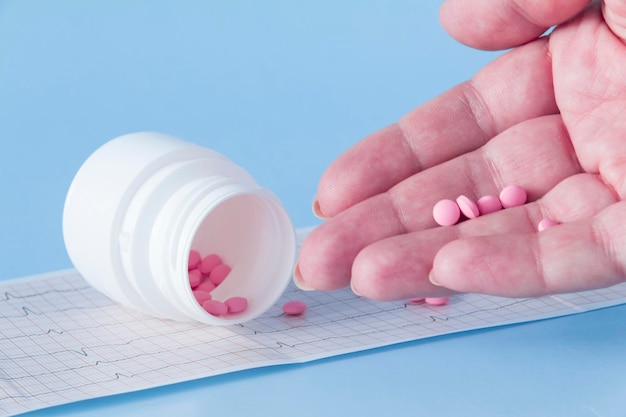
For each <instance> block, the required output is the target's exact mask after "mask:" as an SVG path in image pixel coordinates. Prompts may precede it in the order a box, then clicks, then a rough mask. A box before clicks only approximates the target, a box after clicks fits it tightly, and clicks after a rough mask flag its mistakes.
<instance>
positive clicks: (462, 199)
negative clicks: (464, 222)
mask: <svg viewBox="0 0 626 417" xmlns="http://www.w3.org/2000/svg"><path fill="white" fill-rule="evenodd" d="M456 204H457V205H458V206H459V209H460V210H461V213H463V214H464V215H465V217H467V218H468V219H473V218H476V217H478V216H479V215H480V213H479V211H478V206H477V205H476V203H474V202H473V201H472V200H471V199H470V198H469V197H467V196H465V195H460V196H458V197H457V199H456Z"/></svg>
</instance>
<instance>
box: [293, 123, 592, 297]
mask: <svg viewBox="0 0 626 417" xmlns="http://www.w3.org/2000/svg"><path fill="white" fill-rule="evenodd" d="M579 171H580V168H579V166H578V164H577V162H576V159H575V158H574V157H573V156H572V149H571V146H570V144H569V140H568V136H567V132H566V130H565V129H564V127H563V125H562V124H561V121H560V117H559V116H558V115H552V116H545V117H541V118H537V119H532V120H529V121H526V122H524V123H520V124H518V125H516V126H514V127H512V128H511V129H508V130H506V131H505V132H503V133H502V134H500V135H499V136H498V137H496V138H494V139H493V140H492V141H490V142H489V143H487V144H486V145H485V146H484V147H483V148H481V149H480V150H477V151H474V152H471V153H468V154H466V155H463V156H461V157H458V158H455V159H453V160H450V161H448V162H446V163H444V164H441V165H438V166H436V167H433V168H430V169H428V170H426V171H424V172H420V173H419V174H416V175H414V176H412V177H411V178H409V179H407V180H405V181H403V182H401V183H400V184H398V185H397V186H396V187H394V188H392V189H391V190H389V191H388V192H386V193H383V194H379V195H377V196H375V197H372V198H370V199H368V200H366V201H363V202H361V203H359V204H357V205H355V206H353V207H351V208H350V209H349V210H346V211H344V212H342V213H340V214H339V215H337V216H336V217H335V218H333V219H331V220H329V221H327V222H326V223H325V224H323V225H321V226H320V227H319V228H317V229H316V230H315V231H313V232H312V233H311V234H310V235H309V237H308V238H307V239H306V240H305V241H304V243H303V245H302V249H301V252H300V260H299V274H300V283H301V284H304V286H307V287H310V288H316V289H323V290H329V289H335V288H341V287H344V286H346V285H348V283H349V281H350V275H351V269H352V263H353V261H354V258H355V257H356V255H357V254H358V253H359V252H360V251H361V250H362V249H363V248H365V247H366V246H368V245H370V244H372V243H374V242H376V241H378V240H382V239H385V238H387V237H391V236H394V235H399V234H403V233H407V232H412V231H418V230H424V229H427V228H431V227H434V226H435V222H434V220H433V218H432V208H433V206H434V204H435V203H436V202H437V201H438V200H440V199H442V198H456V197H457V196H458V195H460V194H465V195H467V196H469V197H470V198H472V199H475V200H476V199H478V198H479V197H480V196H482V195H486V194H496V195H497V194H498V193H499V190H501V189H502V188H504V186H506V185H509V184H519V185H521V186H523V187H525V188H526V189H527V191H528V194H529V197H530V200H534V199H536V198H539V197H540V196H542V195H543V194H544V193H545V192H547V191H548V190H549V189H550V188H552V187H553V186H554V185H556V184H557V183H559V182H560V181H561V180H563V179H564V178H566V177H568V176H571V175H574V174H576V173H577V172H579Z"/></svg>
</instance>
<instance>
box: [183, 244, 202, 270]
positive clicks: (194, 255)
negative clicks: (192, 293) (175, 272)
mask: <svg viewBox="0 0 626 417" xmlns="http://www.w3.org/2000/svg"><path fill="white" fill-rule="evenodd" d="M200 262H202V257H201V256H200V252H198V251H197V250H193V249H192V250H191V251H190V252H189V261H188V262H187V269H188V270H189V271H191V270H192V269H196V268H197V267H198V266H200Z"/></svg>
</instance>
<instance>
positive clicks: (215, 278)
mask: <svg viewBox="0 0 626 417" xmlns="http://www.w3.org/2000/svg"><path fill="white" fill-rule="evenodd" d="M230 270H231V269H230V266H228V265H226V264H220V265H218V266H216V267H215V268H213V270H212V271H211V275H209V279H210V280H211V282H212V283H213V284H215V286H218V285H220V284H221V283H222V282H223V281H224V280H225V279H226V277H227V276H228V274H230Z"/></svg>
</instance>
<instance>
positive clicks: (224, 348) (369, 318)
mask: <svg viewBox="0 0 626 417" xmlns="http://www.w3.org/2000/svg"><path fill="white" fill-rule="evenodd" d="M294 299H299V300H303V301H305V302H306V303H307V304H308V306H309V308H308V310H307V312H306V313H305V314H304V315H302V316H294V317H291V316H285V315H284V314H283V313H282V310H281V305H282V303H284V302H285V301H288V300H294ZM624 301H626V285H621V286H616V287H612V288H609V289H603V290H597V291H588V292H585V293H577V294H568V295H564V296H558V297H543V298H534V299H507V298H499V297H490V296H483V295H475V294H464V295H458V296H454V297H452V299H451V301H450V303H449V304H448V305H445V306H439V307H434V306H429V305H427V304H424V303H414V304H413V303H404V302H386V303H382V302H374V301H370V300H366V299H363V298H359V297H357V296H355V295H354V294H352V293H351V292H350V291H349V290H341V291H335V292H327V293H321V292H302V291H300V290H298V289H297V288H295V287H289V288H288V290H287V291H286V292H285V294H284V295H283V297H282V298H281V300H279V302H278V303H277V304H276V305H275V306H274V307H272V308H271V309H270V310H269V311H268V312H267V313H266V314H264V315H263V316H261V317H260V318H258V319H256V320H254V321H251V322H248V323H245V324H241V325H233V326H229V327H212V326H206V325H201V324H195V323H179V322H173V321H169V320H160V319H155V318H152V317H148V316H145V315H142V314H140V313H137V312H135V311H132V310H129V309H126V308H124V307H122V306H119V305H117V304H115V303H113V302H112V301H110V300H109V299H108V298H107V297H105V296H103V295H102V294H100V293H99V292H97V291H96V290H94V289H93V288H92V287H90V286H89V285H88V284H87V283H86V282H85V281H84V280H83V279H82V277H81V276H80V275H78V274H77V273H76V272H75V271H64V272H59V273H56V274H49V275H48V276H46V277H44V278H42V279H30V280H24V281H23V282H22V281H13V282H12V283H10V284H9V285H6V286H5V287H0V415H10V414H15V413H21V412H25V411H30V410H35V409H39V408H44V407H48V406H52V405H57V404H63V403H68V402H73V401H78V400H82V399H88V398H95V397H99V396H104V395H111V394H117V393H123V392H129V391H135V390H139V389H145V388H149V387H156V386H161V385H166V384H170V383H175V382H181V381H186V380H192V379H197V378H202V377H206V376H210V375H216V374H221V373H226V372H232V371H236V370H241V369H247V368H252V367H258V366H266V365H272V364H281V363H290V362H304V361H308V360H313V359H318V358H322V357H328V356H333V355H337V354H342V353H347V352H353V351H358V350H364V349H369V348H373V347H378V346H384V345H389V344H393V343H398V342H403V341H408V340H416V339H420V338H425V337H431V336H436V335H441V334H447V333H453V332H460V331H465V330H470V329H477V328H484V327H491V326H497V325H502V324H509V323H514V322H522V321H530V320H534V319H539V318H545V317H553V316H558V315H564V314H569V313H575V312H579V311H584V310H589V309H592V308H597V307H602V306H607V305H614V304H620V303H622V302H624Z"/></svg>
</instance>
